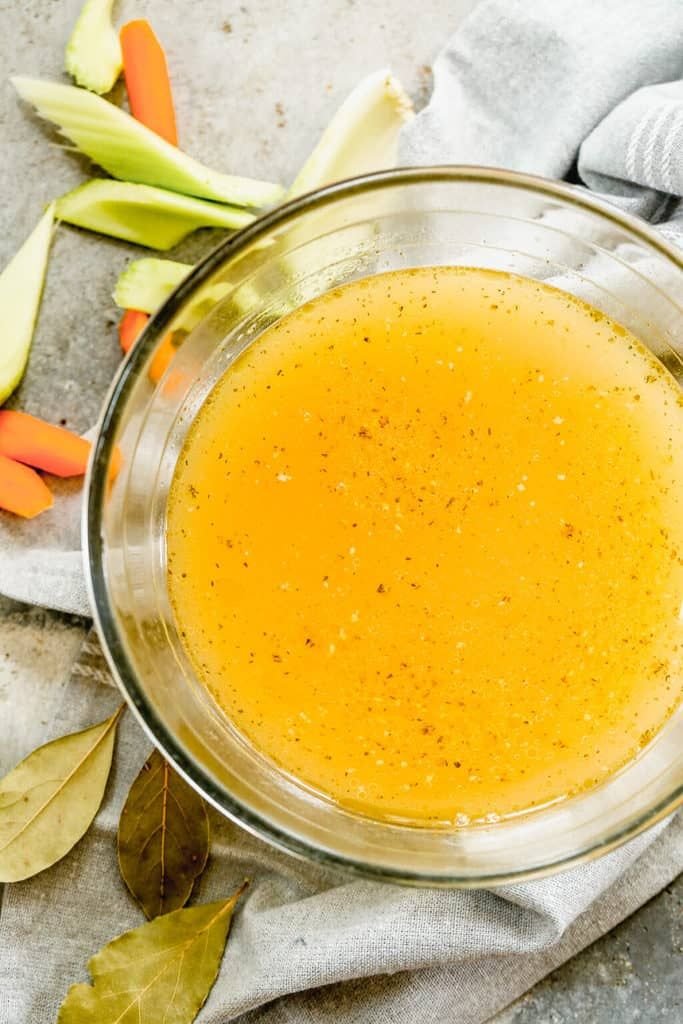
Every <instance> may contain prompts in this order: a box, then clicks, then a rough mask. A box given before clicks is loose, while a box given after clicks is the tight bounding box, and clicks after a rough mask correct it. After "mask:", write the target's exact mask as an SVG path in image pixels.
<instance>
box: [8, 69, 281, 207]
mask: <svg viewBox="0 0 683 1024" xmlns="http://www.w3.org/2000/svg"><path fill="white" fill-rule="evenodd" d="M12 83H13V85H14V87H15V89H16V90H17V92H18V93H19V95H20V96H21V98H22V99H24V100H26V101H27V102H28V103H32V104H33V106H34V107H35V108H36V110H37V111H38V113H39V114H40V116H41V117H44V118H46V119H47V120H48V121H52V123H53V124H56V125H57V126H58V127H59V128H60V129H61V132H62V134H63V135H65V136H66V137H67V138H68V139H70V140H71V141H72V142H73V143H74V144H75V145H76V146H77V147H78V148H79V149H80V150H81V152H83V153H85V154H86V156H89V157H90V159H91V160H93V161H94V162H95V163H96V164H99V165H100V167H103V168H104V169H105V170H106V171H108V172H109V174H111V175H112V176H113V177H114V178H119V179H120V180H122V181H130V182H136V183H137V184H141V185H155V186H158V187H159V188H165V189H170V190H171V191H172V192H180V193H182V194H183V195H189V196H198V197H199V198H201V199H212V200H215V201H216V202H219V203H227V204H229V205H233V206H254V207H260V206H269V205H271V204H272V203H275V202H277V201H278V200H279V199H281V198H282V193H283V189H282V188H281V187H280V186H279V185H273V184H271V183H270V182H265V181H256V180H253V179H251V178H238V177H234V176H232V175H228V174H220V173H218V172H217V171H213V170H211V169H210V168H209V167H205V166H204V165H203V164H201V163H199V161H198V160H194V159H193V158H192V157H191V156H188V155H187V154H186V153H183V152H182V151H181V150H179V149H178V148H177V146H172V145H171V144H170V143H169V142H166V140H165V139H162V138H161V137H160V136H159V135H156V134H155V132H152V131H150V130H149V128H145V126H144V125H143V124H141V123H140V122H139V121H136V120H135V118H134V117H131V116H130V114H127V113H126V112H125V111H124V110H121V109H120V108H119V107H116V106H114V104H113V103H109V102H108V101H107V100H104V99H102V97H101V96H95V95H94V94H93V93H91V92H88V91H87V90H86V89H77V88H76V87H75V86H73V85H60V84H59V83H57V82H43V81H41V80H40V79H37V78H23V77H16V78H13V79H12Z"/></svg>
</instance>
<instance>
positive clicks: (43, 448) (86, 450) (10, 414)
mask: <svg viewBox="0 0 683 1024" xmlns="http://www.w3.org/2000/svg"><path fill="white" fill-rule="evenodd" d="M89 454H90V441H85V440H84V439H83V438H82V437H79V436H78V434H72V432H71V431H70V430H64V428H63V427H55V426H53V424H52V423H45V421H44V420H39V419H38V418H37V417H36V416H29V415H28V413H25V412H14V411H13V410H10V409H0V455H4V456H6V457H7V458H8V459H14V460H15V461H17V462H26V463H28V465H29V466H35V468H36V469H44V470H45V471H46V472H47V473H54V474H55V475H56V476H81V475H82V474H83V473H85V468H86V466H87V464H88V456H89Z"/></svg>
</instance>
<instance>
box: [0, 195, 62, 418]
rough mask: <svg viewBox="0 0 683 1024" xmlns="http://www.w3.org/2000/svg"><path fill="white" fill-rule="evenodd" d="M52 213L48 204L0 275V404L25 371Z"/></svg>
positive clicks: (48, 243)
mask: <svg viewBox="0 0 683 1024" xmlns="http://www.w3.org/2000/svg"><path fill="white" fill-rule="evenodd" d="M54 211H55V204H54V203H51V204H50V206H48V208H47V210H46V211H45V213H44V214H43V216H42V217H41V219H40V221H39V222H38V224H37V226H36V227H35V228H34V229H33V231H32V232H31V234H30V235H29V237H28V238H27V239H26V241H25V242H24V244H23V245H22V247H21V249H20V250H19V252H18V253H16V255H15V256H13V257H12V259H11V260H10V262H9V263H8V264H7V266H6V267H5V269H4V270H3V272H2V274H0V309H1V310H2V339H1V340H0V403H2V402H4V400H5V399H6V398H7V397H8V396H9V395H11V393H12V392H13V391H14V389H15V388H16V386H17V384H18V383H19V381H20V380H21V378H22V377H23V375H24V370H25V368H26V361H27V359H28V354H29V350H30V348H31V340H32V338H33V330H34V328H35V325H36V320H37V318H38V310H39V308H40V297H41V295H42V293H43V284H44V282H45V272H46V270H47V257H48V254H49V251H50V242H51V240H52V227H53V222H54Z"/></svg>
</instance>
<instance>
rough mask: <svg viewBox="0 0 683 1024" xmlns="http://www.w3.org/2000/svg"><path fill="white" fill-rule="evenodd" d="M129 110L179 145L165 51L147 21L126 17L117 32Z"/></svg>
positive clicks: (172, 142) (168, 140) (163, 137)
mask: <svg viewBox="0 0 683 1024" xmlns="http://www.w3.org/2000/svg"><path fill="white" fill-rule="evenodd" d="M119 37H120V39H121V50H122V53H123V74H124V76H125V79H126V89H127V91H128V101H129V103H130V112H131V114H132V115H133V117H135V118H137V120H138V121H141V122H142V124H144V125H145V126H146V127H147V128H150V129H151V130H152V131H153V132H156V133H157V135H161V137H162V139H166V141H167V142H170V143H171V144H172V145H174V146H177V145H178V133H177V131H176V124H175V111H174V109H173V96H172V95H171V83H170V82H169V78H168V68H167V66H166V55H165V54H164V51H163V49H162V46H161V43H160V42H159V40H158V39H157V37H156V36H155V35H154V32H153V30H152V26H151V25H150V24H149V22H148V21H145V20H144V19H142V18H141V19H139V20H137V21H129V22H128V23H127V24H126V25H124V26H123V27H122V29H121V31H120V33H119Z"/></svg>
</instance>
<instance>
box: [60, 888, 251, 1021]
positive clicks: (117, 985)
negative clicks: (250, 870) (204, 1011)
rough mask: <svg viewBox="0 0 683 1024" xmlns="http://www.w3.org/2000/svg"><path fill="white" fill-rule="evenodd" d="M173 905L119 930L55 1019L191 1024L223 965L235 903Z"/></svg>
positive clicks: (238, 896) (235, 898)
mask: <svg viewBox="0 0 683 1024" xmlns="http://www.w3.org/2000/svg"><path fill="white" fill-rule="evenodd" d="M246 884H247V883H246V882H245V883H244V885H243V886H241V888H240V889H238V891H237V892H236V893H235V894H234V896H232V897H231V898H230V899H229V900H225V901H222V902H218V903H205V904H203V905H202V906H199V907H189V908H186V909H184V910H175V911H173V913H171V914H164V915H163V916H162V917H156V918H155V919H154V920H153V921H147V922H146V923H145V924H143V925H141V926H140V927H139V928H134V929H133V930H132V931H130V932H125V933H124V934H123V935H119V937H118V938H117V939H114V940H113V941H112V942H109V943H108V944H107V945H106V946H104V948H103V949H101V950H100V952H99V953H96V954H95V956H94V957H93V958H92V959H91V960H90V962H89V963H88V970H89V971H90V974H91V976H92V984H87V983H81V984H79V985H72V986H71V988H70V989H69V991H68V993H67V996H66V999H65V1000H64V1002H63V1003H62V1006H61V1008H60V1011H59V1016H58V1018H57V1024H190V1022H191V1021H193V1020H194V1019H195V1017H196V1015H197V1014H198V1013H199V1010H200V1009H201V1007H202V1006H203V1004H204V1002H205V1001H206V997H207V996H208V994H209V992H210V991H211V988H212V986H213V983H214V981H215V980H216V976H217V974H218V969H219V967H220V963H221V959H222V957H223V951H224V949H225V943H226V941H227V938H228V932H229V930H230V922H231V919H232V914H233V911H234V909H235V905H236V903H237V901H238V899H239V898H240V896H241V895H242V893H243V892H244V889H245V888H246Z"/></svg>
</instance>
